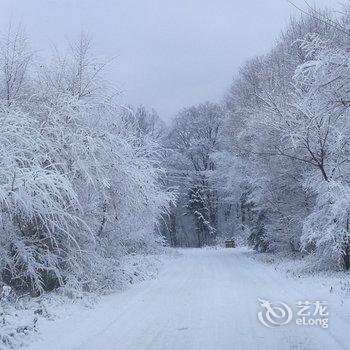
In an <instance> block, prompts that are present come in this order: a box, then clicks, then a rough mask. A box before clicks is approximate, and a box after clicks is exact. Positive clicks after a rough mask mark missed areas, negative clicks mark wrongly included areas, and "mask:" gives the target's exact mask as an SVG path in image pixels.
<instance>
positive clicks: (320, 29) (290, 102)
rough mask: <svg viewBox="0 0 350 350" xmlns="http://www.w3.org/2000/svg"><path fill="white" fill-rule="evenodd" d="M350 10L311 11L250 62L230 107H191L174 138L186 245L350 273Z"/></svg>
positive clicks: (178, 220)
mask: <svg viewBox="0 0 350 350" xmlns="http://www.w3.org/2000/svg"><path fill="white" fill-rule="evenodd" d="M349 43H350V6H348V5H346V6H344V9H343V12H342V13H341V14H337V15H334V14H333V13H332V12H331V11H325V10H314V9H311V8H310V9H309V11H308V12H307V13H302V14H301V15H300V16H299V17H298V18H294V19H292V20H291V21H290V23H289V25H288V27H287V28H286V29H285V30H284V31H283V32H282V34H281V35H280V36H279V38H278V40H277V41H276V44H275V45H274V47H273V48H272V49H271V51H270V52H268V53H267V54H265V55H262V56H259V57H254V58H252V59H250V60H249V61H247V62H246V63H245V64H244V65H243V66H242V67H241V69H240V71H239V73H238V74H237V75H236V76H235V78H234V80H233V83H232V85H231V86H230V88H229V90H228V91H227V93H226V96H225V98H224V101H223V103H221V104H212V103H203V104H201V105H199V106H195V107H189V108H185V109H183V110H182V111H181V112H180V113H179V114H178V116H177V117H176V118H175V120H174V123H173V125H172V127H171V131H170V137H169V145H168V147H169V149H170V150H171V157H170V158H169V159H170V160H169V161H168V163H169V164H168V167H169V168H170V169H171V170H170V171H169V172H170V174H172V176H171V179H172V180H173V181H174V182H177V184H178V186H179V199H178V205H177V207H176V208H175V209H173V210H172V211H171V216H170V220H169V225H168V236H169V237H170V241H171V242H172V244H174V245H185V246H204V245H208V244H213V243H214V242H217V243H220V242H221V241H222V240H224V239H227V238H235V239H236V240H237V241H239V242H242V243H243V244H244V243H247V244H249V245H250V246H251V247H252V248H254V249H255V250H257V251H268V252H274V253H286V254H288V253H297V252H302V253H303V255H304V256H305V255H307V256H308V257H309V258H310V260H311V265H312V266H313V268H315V269H328V268H345V269H346V270H348V269H349V267H350V256H349V254H350V233H349V214H350V187H349V185H350V183H349V175H350V167H349V166H350V164H349V161H350V158H349V156H350V144H349V142H350V113H349V112H350V111H349V107H350V78H349V77H350V75H349V73H350V60H349V48H350V46H349Z"/></svg>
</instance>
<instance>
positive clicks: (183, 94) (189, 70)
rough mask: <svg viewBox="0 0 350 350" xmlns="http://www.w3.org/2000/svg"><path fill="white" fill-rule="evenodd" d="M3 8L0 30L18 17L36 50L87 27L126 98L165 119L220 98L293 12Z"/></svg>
mask: <svg viewBox="0 0 350 350" xmlns="http://www.w3.org/2000/svg"><path fill="white" fill-rule="evenodd" d="M293 2H294V3H295V4H298V5H300V6H302V7H303V8H305V3H304V2H303V0H293ZM310 2H313V3H314V4H316V5H318V6H328V7H334V6H339V4H340V3H341V1H339V0H313V1H312V0H311V1H310ZM0 9H1V10H0V31H1V32H3V31H5V30H6V29H7V27H8V24H9V22H12V23H16V22H18V21H20V22H21V23H22V24H23V25H24V26H25V28H26V30H27V33H28V35H29V36H30V39H31V41H32V44H33V46H34V48H35V49H42V50H46V49H48V48H49V47H50V46H51V45H52V44H55V45H56V46H57V47H58V48H60V47H63V46H65V45H66V44H67V42H68V41H69V40H73V39H74V38H76V37H77V36H78V35H79V33H80V32H81V31H86V32H88V33H89V34H90V35H91V37H92V38H93V40H94V44H95V48H96V52H97V53H98V54H99V55H102V56H107V57H114V56H116V57H117V58H116V60H115V61H114V62H113V63H112V64H111V66H110V67H109V73H110V80H111V81H112V82H113V83H115V84H117V86H118V87H119V88H120V89H121V90H123V101H126V102H128V103H131V104H134V105H138V104H144V105H145V106H146V107H149V108H150V107H154V108H155V109H156V110H158V112H159V114H160V115H161V117H162V118H163V119H165V120H170V119H171V118H172V117H173V116H174V115H175V114H176V112H177V111H178V110H179V109H180V108H182V107H185V106H187V105H192V104H197V103H200V102H203V101H205V100H211V101H218V100H220V98H221V97H222V96H223V94H224V92H225V91H226V88H227V87H228V86H229V84H230V81H231V79H232V77H233V75H234V74H235V72H237V69H238V67H239V66H240V65H241V64H242V63H243V62H244V60H246V59H247V58H249V57H251V56H254V55H256V54H261V53H264V52H267V51H268V49H269V48H270V47H271V45H272V44H273V41H274V40H275V38H276V37H277V36H278V34H279V32H280V30H281V29H282V28H283V26H284V25H285V24H286V22H287V21H288V18H289V16H290V15H291V14H292V13H295V12H296V10H295V9H294V8H293V7H292V6H291V5H290V4H288V2H287V0H114V1H113V0H0Z"/></svg>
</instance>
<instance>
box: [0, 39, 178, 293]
mask: <svg viewBox="0 0 350 350" xmlns="http://www.w3.org/2000/svg"><path fill="white" fill-rule="evenodd" d="M24 55H26V54H25V53H24ZM18 60H19V61H21V60H20V59H18ZM103 66H104V63H103V62H102V63H101V62H100V60H97V59H95V58H93V56H92V55H91V52H90V42H89V40H88V39H87V38H86V37H85V36H82V37H81V38H80V40H78V42H77V44H76V45H75V44H74V45H72V46H71V52H70V54H67V55H66V56H65V59H64V60H62V59H60V58H58V56H55V57H54V59H53V63H52V64H51V65H45V64H41V65H39V67H37V71H36V73H35V75H33V76H30V75H29V74H28V75H27V77H26V79H28V80H30V82H31V86H32V88H33V91H34V93H33V94H32V96H31V98H30V99H29V100H28V99H23V100H21V98H20V96H19V95H18V96H17V97H16V104H12V103H5V106H6V109H4V111H2V112H1V115H0V120H1V123H0V134H1V137H0V150H1V154H0V157H1V160H2V164H4V166H3V167H2V168H1V170H0V188H1V190H0V192H1V197H0V199H1V202H0V205H1V220H2V229H1V231H0V232H1V234H0V241H1V250H2V251H1V253H2V254H1V259H0V272H1V276H2V277H1V278H2V279H3V281H4V282H5V283H7V284H9V285H12V286H14V287H16V288H17V289H18V290H25V289H26V290H31V291H33V292H42V291H44V290H49V289H53V288H55V287H58V286H61V285H68V286H71V287H74V288H85V289H89V290H91V289H98V290H102V289H106V288H113V287H115V286H117V285H118V284H119V283H122V281H123V279H127V278H129V277H128V276H127V274H128V272H127V271H125V268H122V267H121V263H122V261H123V259H124V258H125V257H126V256H128V255H130V254H147V253H154V252H156V251H158V250H159V248H160V247H161V246H162V245H163V239H162V237H161V236H160V235H159V232H158V229H157V227H158V225H159V221H160V220H161V218H162V215H164V214H165V213H166V212H167V210H168V207H169V204H170V202H171V201H172V200H173V199H174V195H173V193H172V192H171V191H169V190H167V189H166V188H165V185H164V183H163V179H164V174H165V172H164V169H163V165H162V164H163V163H162V156H163V150H162V147H161V145H160V144H159V142H158V141H157V138H156V137H155V136H154V135H152V134H151V133H149V132H140V125H139V124H138V123H135V122H134V121H135V117H134V116H133V114H132V113H131V114H130V113H129V112H130V111H129V110H128V109H127V108H122V107H120V106H118V104H117V103H116V102H115V101H114V99H113V94H114V91H112V90H110V89H109V88H108V86H107V84H105V83H104V80H103V79H102V78H101V76H100V73H101V69H102V67H103ZM31 68H33V69H34V68H35V67H31ZM4 99H5V101H7V100H6V96H5V97H4ZM125 110H128V113H125ZM131 269H132V268H131ZM130 273H131V274H132V273H133V272H132V271H130Z"/></svg>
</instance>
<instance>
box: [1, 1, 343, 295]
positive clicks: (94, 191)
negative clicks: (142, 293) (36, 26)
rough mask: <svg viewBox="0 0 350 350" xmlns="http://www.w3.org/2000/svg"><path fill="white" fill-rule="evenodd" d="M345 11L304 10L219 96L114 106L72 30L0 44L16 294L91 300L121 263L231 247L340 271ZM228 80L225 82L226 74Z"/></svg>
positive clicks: (5, 266)
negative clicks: (35, 45)
mask: <svg viewBox="0 0 350 350" xmlns="http://www.w3.org/2000/svg"><path fill="white" fill-rule="evenodd" d="M349 24H350V6H344V11H343V12H342V13H341V14H334V13H332V12H330V11H327V10H316V9H313V8H310V9H309V10H308V12H305V13H301V14H300V15H299V16H297V17H294V18H293V19H291V20H290V23H289V25H288V26H287V27H286V28H285V29H284V30H283V32H282V33H281V34H280V36H279V37H278V39H277V40H276V42H275V45H274V47H273V48H271V50H270V51H269V52H267V53H266V54H264V55H262V56H258V57H253V58H251V59H250V60H248V61H247V62H246V63H245V64H244V65H243V66H242V67H241V68H240V70H239V72H238V73H237V74H236V76H235V77H234V79H233V81H232V83H231V86H230V87H229V89H228V90H227V91H226V93H225V94H224V96H223V99H222V102H215V103H214V102H203V103H202V104H199V105H196V106H189V107H186V108H183V109H182V110H181V111H179V113H178V114H177V116H176V117H175V118H174V120H173V121H172V123H171V125H166V124H165V123H164V122H163V121H162V119H161V118H160V117H159V116H158V114H157V112H156V111H155V110H151V111H149V110H147V109H146V108H145V107H143V106H139V107H132V106H124V105H120V103H119V102H118V91H117V90H116V89H115V88H114V86H113V85H112V84H110V83H109V82H108V79H106V76H105V74H104V69H105V67H106V65H108V60H101V59H97V58H95V55H94V50H93V45H92V42H91V40H90V38H89V36H88V35H86V34H82V35H81V36H80V37H79V38H78V40H76V41H75V42H74V43H72V44H71V45H69V47H68V49H67V52H65V53H63V54H62V53H59V52H54V53H53V55H52V57H40V55H39V54H38V53H37V52H35V51H33V50H32V48H31V45H30V40H29V39H28V37H27V36H26V33H25V31H24V30H23V29H22V27H21V26H18V27H14V26H12V27H10V28H9V30H8V33H7V34H6V35H5V36H3V37H2V41H1V49H0V73H1V89H0V99H1V100H0V102H1V104H0V150H1V151H0V159H1V163H2V166H1V168H0V208H1V214H0V218H1V227H0V275H1V283H2V285H4V286H10V287H11V288H12V289H13V290H14V291H16V292H18V293H30V294H31V295H39V294H42V293H43V292H46V291H52V290H55V289H57V288H60V287H62V286H65V287H67V288H72V289H77V290H84V291H96V292H102V291H106V290H113V289H114V288H117V287H118V286H120V285H122V284H123V283H125V281H130V279H131V280H132V278H133V277H132V276H133V275H134V273H135V271H133V267H132V264H131V266H129V269H125V266H124V265H123V264H122V262H123V261H125V259H127V257H130V256H134V255H141V256H147V255H148V254H155V253H159V252H161V251H162V250H164V249H165V248H164V247H165V246H167V245H170V246H173V247H204V246H214V245H220V244H222V242H223V241H224V240H225V239H231V238H233V239H235V240H236V241H237V243H238V244H239V245H248V246H250V247H251V248H253V249H254V250H256V251H259V252H270V253H276V254H277V253H283V254H286V255H288V254H294V253H301V254H303V256H304V257H306V258H307V259H309V260H310V262H311V264H312V266H313V268H314V269H334V270H339V269H344V270H348V269H349V268H350V232H349V219H350V217H349V215H350V183H349V174H350V164H349V161H350V158H349V156H350V114H349V113H350V111H349V107H350V78H349V76H350V75H349V71H350V60H349V55H348V51H349V39H350V25H349ZM229 79H230V77H228V81H229Z"/></svg>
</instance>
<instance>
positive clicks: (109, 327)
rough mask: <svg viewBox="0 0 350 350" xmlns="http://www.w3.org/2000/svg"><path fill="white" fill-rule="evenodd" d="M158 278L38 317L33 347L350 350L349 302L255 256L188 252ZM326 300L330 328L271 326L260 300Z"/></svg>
mask: <svg viewBox="0 0 350 350" xmlns="http://www.w3.org/2000/svg"><path fill="white" fill-rule="evenodd" d="M181 253H182V256H180V257H178V258H174V259H169V260H168V261H167V262H166V263H165V265H164V267H163V268H162V270H161V271H160V274H159V277H158V278H157V279H156V280H149V281H146V282H142V283H140V284H138V285H135V286H133V287H131V288H130V289H129V290H127V291H125V292H122V293H116V294H113V295H109V296H106V297H104V298H103V299H102V301H101V302H100V303H99V304H98V305H96V307H94V308H93V309H87V308H82V307H80V308H79V307H77V308H76V309H72V310H71V313H70V315H69V316H68V315H66V316H65V317H61V318H60V319H58V320H55V321H48V320H40V322H41V324H40V325H39V326H40V330H41V335H40V338H41V339H40V340H39V341H37V342H34V343H32V344H31V346H30V347H29V349H30V350H49V349H50V350H55V349H56V350H58V349H59V350H63V349H64V350H70V349H76V350H98V349H104V350H127V349H130V350H146V349H150V350H167V349H169V350H170V349H171V350H199V349H201V350H232V349H238V350H241V349H245V350H253V349H269V350H270V349H279V350H283V349H307V350H313V349H327V350H329V349H332V350H337V349H350V332H349V330H350V303H349V300H348V299H346V298H345V299H344V300H345V301H344V300H342V297H341V296H339V295H337V294H336V293H330V291H329V286H328V285H326V284H324V283H323V284H322V283H320V281H319V280H317V279H315V278H308V279H307V278H303V279H293V278H286V277H285V275H284V274H283V273H282V272H279V271H276V270H275V269H274V268H273V266H272V265H271V266H268V265H266V264H261V263H259V262H258V261H254V260H252V259H250V257H249V253H247V251H246V250H244V249H218V250H215V249H203V250H199V249H186V250H181ZM258 298H264V299H268V300H271V301H275V302H277V301H283V302H286V303H288V304H289V305H290V306H291V307H294V305H295V304H296V302H297V301H299V300H309V301H316V300H326V301H327V302H328V303H329V323H330V326H329V328H328V329H323V328H321V327H316V326H313V327H311V326H297V325H295V324H294V323H293V322H291V324H289V325H286V326H279V327H276V328H267V327H265V326H263V325H262V324H261V323H260V322H259V321H258V318H257V313H258V312H259V311H260V310H262V309H261V307H260V305H259V304H258V301H257V299H258Z"/></svg>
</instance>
